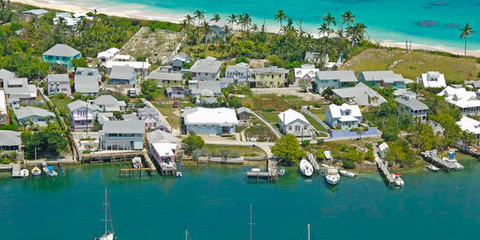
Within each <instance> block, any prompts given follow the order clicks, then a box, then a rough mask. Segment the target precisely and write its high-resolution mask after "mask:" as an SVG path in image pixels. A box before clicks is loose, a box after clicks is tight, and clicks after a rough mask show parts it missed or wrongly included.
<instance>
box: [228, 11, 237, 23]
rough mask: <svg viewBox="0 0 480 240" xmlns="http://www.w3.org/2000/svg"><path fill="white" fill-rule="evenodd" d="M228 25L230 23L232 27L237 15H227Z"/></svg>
mask: <svg viewBox="0 0 480 240" xmlns="http://www.w3.org/2000/svg"><path fill="white" fill-rule="evenodd" d="M228 23H230V24H232V25H233V24H235V23H237V15H235V14H233V13H232V14H230V15H228Z"/></svg>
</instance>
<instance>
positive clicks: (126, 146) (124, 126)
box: [99, 121, 145, 150]
mask: <svg viewBox="0 0 480 240" xmlns="http://www.w3.org/2000/svg"><path fill="white" fill-rule="evenodd" d="M144 134H145V123H144V122H143V121H107V122H105V124H103V128H102V130H101V131H100V139H99V143H100V149H102V150H142V149H143V135H144Z"/></svg>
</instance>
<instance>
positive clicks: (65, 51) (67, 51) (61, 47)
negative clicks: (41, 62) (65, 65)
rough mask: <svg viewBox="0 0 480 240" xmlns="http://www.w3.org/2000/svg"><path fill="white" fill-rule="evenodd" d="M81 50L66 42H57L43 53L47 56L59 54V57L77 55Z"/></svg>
mask: <svg viewBox="0 0 480 240" xmlns="http://www.w3.org/2000/svg"><path fill="white" fill-rule="evenodd" d="M78 54H80V52H79V51H78V50H76V49H74V48H72V47H70V46H68V45H65V44H56V45H55V46H53V47H52V48H50V49H49V50H48V51H46V52H44V53H43V55H47V56H59V57H75V56H77V55H78Z"/></svg>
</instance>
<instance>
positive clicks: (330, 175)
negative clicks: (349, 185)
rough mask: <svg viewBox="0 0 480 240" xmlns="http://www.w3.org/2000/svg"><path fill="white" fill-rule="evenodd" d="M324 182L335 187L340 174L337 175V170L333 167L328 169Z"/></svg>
mask: <svg viewBox="0 0 480 240" xmlns="http://www.w3.org/2000/svg"><path fill="white" fill-rule="evenodd" d="M325 180H326V181H327V183H329V184H331V185H334V186H335V185H337V184H338V182H339V181H340V174H338V170H337V169H336V168H333V167H331V168H328V169H327V173H326V174H325Z"/></svg>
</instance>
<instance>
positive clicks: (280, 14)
mask: <svg viewBox="0 0 480 240" xmlns="http://www.w3.org/2000/svg"><path fill="white" fill-rule="evenodd" d="M274 17H275V18H274V20H275V21H276V22H280V30H281V29H282V25H283V20H286V19H287V16H285V13H284V12H283V10H278V11H277V14H275V16H274ZM279 32H280V31H279Z"/></svg>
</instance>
